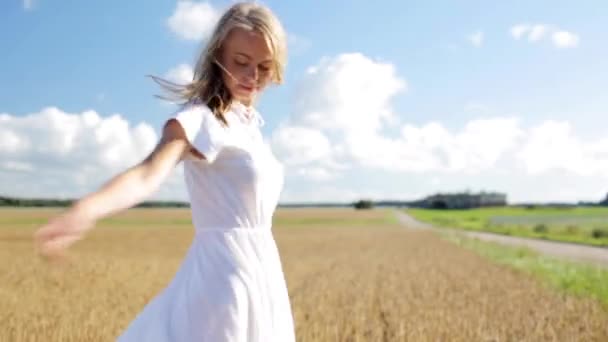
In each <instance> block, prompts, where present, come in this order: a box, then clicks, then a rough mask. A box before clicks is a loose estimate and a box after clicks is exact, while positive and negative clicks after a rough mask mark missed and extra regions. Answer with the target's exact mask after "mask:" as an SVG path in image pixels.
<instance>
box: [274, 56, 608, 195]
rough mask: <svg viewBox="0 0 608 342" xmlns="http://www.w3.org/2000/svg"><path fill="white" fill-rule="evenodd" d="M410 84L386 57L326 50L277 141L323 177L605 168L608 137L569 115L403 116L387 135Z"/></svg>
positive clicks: (315, 178) (293, 163) (295, 166)
mask: <svg viewBox="0 0 608 342" xmlns="http://www.w3.org/2000/svg"><path fill="white" fill-rule="evenodd" d="M406 84H407V82H406V81H405V80H403V79H401V78H400V77H398V76H397V74H396V72H395V69H394V67H393V66H392V65H391V64H389V63H386V62H382V61H374V60H372V59H370V58H367V57H366V56H364V55H361V54H343V55H338V56H335V57H328V58H323V59H322V60H321V61H320V62H319V63H318V64H317V65H315V66H312V67H310V68H309V70H308V72H307V74H306V75H305V77H304V78H303V79H302V80H301V82H300V83H299V84H298V85H297V92H296V94H295V96H294V98H295V99H296V101H295V102H294V107H293V112H292V113H291V116H290V117H289V118H288V119H286V120H285V121H284V122H282V123H281V124H279V125H278V126H277V128H276V130H275V131H274V132H273V139H272V143H273V150H274V151H275V153H276V154H277V156H278V157H279V159H281V160H282V161H283V162H284V163H285V164H286V165H287V166H288V167H289V171H288V175H291V177H294V181H300V182H302V181H303V182H310V181H312V182H322V181H325V180H332V181H334V180H336V179H339V178H341V177H342V176H347V175H349V174H351V173H353V172H361V170H368V171H369V170H373V171H374V172H378V173H387V174H393V175H397V174H398V175H401V177H405V178H406V179H408V178H410V177H411V176H413V175H420V176H421V177H423V176H428V177H436V178H437V179H441V183H439V182H435V181H433V182H430V183H429V182H426V184H429V186H437V185H439V184H441V185H442V187H443V186H444V185H445V186H448V185H453V184H454V183H453V182H449V181H447V180H445V181H444V179H446V178H445V177H447V175H451V176H453V177H455V178H456V179H457V178H458V177H471V178H473V177H484V175H487V174H493V175H500V177H514V179H526V177H529V176H534V175H538V174H539V173H552V172H569V174H571V175H572V177H586V176H602V175H608V140H606V141H595V142H584V141H583V139H582V138H580V137H576V136H575V135H574V134H573V133H572V132H571V131H570V130H569V129H570V128H569V127H570V126H569V124H568V123H558V124H555V123H551V122H545V123H540V124H539V125H536V126H528V127H526V126H524V125H523V124H522V122H521V120H520V119H519V118H518V117H513V116H505V117H497V116H495V117H488V116H487V113H485V112H482V113H478V114H477V115H480V116H481V117H479V118H477V119H474V120H470V121H469V122H467V123H465V124H464V125H463V126H462V127H461V128H454V127H452V128H448V127H446V126H445V125H443V124H442V123H440V122H427V123H423V124H413V123H403V124H397V125H398V128H399V130H398V132H399V134H397V135H391V134H389V133H388V131H389V129H390V131H391V132H394V131H395V129H394V128H395V125H396V124H395V122H397V121H399V120H388V118H393V119H394V118H398V115H397V114H396V113H394V111H393V110H392V109H391V102H392V99H393V98H394V97H395V96H396V95H397V94H400V93H402V92H404V91H405V90H406V88H407V86H406ZM560 125H561V126H560ZM564 125H565V127H568V129H565V128H563V127H564ZM560 127H561V128H560ZM550 151H556V152H550ZM572 164H575V165H572ZM403 175H405V176H403ZM298 178H299V180H298ZM431 179H433V178H431ZM495 184H497V186H499V185H500V181H499V182H498V183H495ZM524 191H525V190H524ZM303 196H304V195H303ZM307 196H308V195H307Z"/></svg>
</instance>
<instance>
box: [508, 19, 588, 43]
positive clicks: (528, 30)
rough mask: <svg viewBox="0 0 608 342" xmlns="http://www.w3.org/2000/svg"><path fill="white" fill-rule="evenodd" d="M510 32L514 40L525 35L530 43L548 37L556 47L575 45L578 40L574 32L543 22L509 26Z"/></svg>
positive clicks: (520, 38)
mask: <svg viewBox="0 0 608 342" xmlns="http://www.w3.org/2000/svg"><path fill="white" fill-rule="evenodd" d="M510 33H511V36H512V37H513V39H515V40H522V39H524V38H526V37H527V39H528V41H529V42H531V43H534V42H539V41H542V40H544V39H550V41H551V42H552V43H553V45H554V46H555V47H557V48H573V47H576V46H578V43H579V40H580V38H579V36H578V35H577V34H575V33H572V32H568V31H565V30H562V29H560V28H558V27H555V26H552V25H545V24H517V25H514V26H512V27H511V29H510Z"/></svg>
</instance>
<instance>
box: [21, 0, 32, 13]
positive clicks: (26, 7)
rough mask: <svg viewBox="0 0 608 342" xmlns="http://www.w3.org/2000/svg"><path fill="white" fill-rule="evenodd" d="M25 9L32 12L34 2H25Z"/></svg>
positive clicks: (28, 0) (29, 0)
mask: <svg viewBox="0 0 608 342" xmlns="http://www.w3.org/2000/svg"><path fill="white" fill-rule="evenodd" d="M23 9H24V10H26V11H30V10H33V9H34V0H23Z"/></svg>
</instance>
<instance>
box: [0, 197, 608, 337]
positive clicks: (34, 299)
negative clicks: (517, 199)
mask: <svg viewBox="0 0 608 342" xmlns="http://www.w3.org/2000/svg"><path fill="white" fill-rule="evenodd" d="M56 212H57V209H0V341H112V340H114V338H115V337H116V336H117V335H118V334H119V333H120V332H121V331H122V329H124V328H125V327H126V326H127V324H128V323H129V322H130V320H132V319H133V318H134V316H135V315H136V314H137V313H138V312H139V310H141V309H142V308H143V306H144V305H145V304H146V303H147V301H149V300H150V299H151V298H152V297H153V296H155V295H156V294H157V293H158V292H159V291H160V290H161V289H162V288H163V287H164V286H165V285H166V284H167V283H168V282H169V280H170V279H171V277H172V276H173V274H174V273H175V271H176V270H177V268H178V267H179V264H180V262H181V260H182V257H183V256H184V254H185V252H186V250H187V248H188V246H189V244H190V241H191V239H192V237H193V231H192V227H191V225H190V218H189V211H188V210H187V209H132V210H129V211H127V212H124V213H121V214H119V215H116V216H114V217H112V218H110V219H107V220H104V221H102V222H100V223H99V224H98V226H97V227H96V229H94V230H93V231H92V232H91V233H90V234H89V235H88V236H87V237H86V238H85V239H84V240H82V241H80V242H78V243H77V244H76V245H75V246H74V247H73V248H72V250H71V251H70V257H69V259H68V262H67V263H64V264H48V263H46V262H44V261H43V260H40V259H39V258H37V257H36V255H35V254H34V252H33V248H32V247H33V246H32V241H31V235H32V233H33V232H34V230H35V229H36V228H37V227H38V226H39V225H40V224H42V223H44V222H45V220H46V219H48V218H49V217H50V216H51V215H53V214H54V213H56ZM274 222H275V224H274V232H275V237H276V240H277V243H278V246H279V251H280V253H281V257H282V262H283V267H284V269H285V276H286V278H287V284H288V288H289V294H290V298H291V301H292V308H293V313H294V318H295V324H296V336H297V340H298V341H608V311H607V310H606V309H605V308H603V307H602V306H600V304H598V303H597V302H595V301H593V300H590V299H586V298H578V297H574V296H571V295H565V294H562V293H558V292H557V291H555V290H552V289H550V288H548V287H547V286H545V285H544V284H543V283H542V282H540V281H539V280H538V279H536V278H534V277H533V276H530V275H527V274H524V273H521V272H518V271H515V270H512V269H510V268H508V267H506V266H499V265H496V264H493V263H492V262H490V261H487V260H485V259H483V258H481V257H479V256H477V255H476V254H474V253H473V252H471V251H468V250H465V249H462V248H460V247H458V246H456V245H454V244H452V243H450V242H448V241H445V240H442V239H441V238H439V237H437V236H435V235H433V233H430V232H423V231H413V230H408V229H406V228H404V227H402V226H399V225H398V224H397V223H396V221H394V220H392V219H390V213H389V212H388V211H386V210H383V209H374V210H365V211H356V210H353V209H348V208H341V209H283V208H281V209H279V210H277V213H276V215H275V221H274Z"/></svg>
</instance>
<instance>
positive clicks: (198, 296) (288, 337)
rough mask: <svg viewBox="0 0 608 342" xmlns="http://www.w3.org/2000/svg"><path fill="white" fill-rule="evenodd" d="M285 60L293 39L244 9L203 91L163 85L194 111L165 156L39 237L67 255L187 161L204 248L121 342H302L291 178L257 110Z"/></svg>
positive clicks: (168, 141) (50, 250) (207, 64)
mask: <svg viewBox="0 0 608 342" xmlns="http://www.w3.org/2000/svg"><path fill="white" fill-rule="evenodd" d="M285 59H286V39H285V33H284V31H283V28H282V27H281V24H280V22H279V21H278V20H277V19H276V17H275V16H274V15H273V14H272V13H271V11H270V10H269V9H267V8H266V7H263V6H260V5H258V4H252V3H238V4H235V5H233V6H232V7H231V8H230V9H229V10H228V11H227V12H226V13H224V15H223V16H222V18H221V19H220V21H219V22H218V24H217V26H216V28H215V31H214V33H213V36H212V37H211V38H210V40H209V42H208V44H207V47H206V49H205V50H204V51H203V53H202V54H201V56H200V58H199V60H198V62H197V64H196V68H195V75H194V80H193V82H192V83H190V84H188V85H186V86H184V87H179V86H178V85H175V84H171V83H169V82H166V81H162V80H161V81H160V83H161V85H163V86H165V87H167V88H168V89H169V90H170V91H172V92H173V93H174V94H175V95H177V96H178V97H179V98H181V99H182V100H183V103H182V105H181V106H180V109H179V110H178V111H176V112H175V113H173V114H172V115H171V116H170V117H169V118H168V120H167V121H166V122H165V124H164V125H163V130H162V138H161V139H160V142H159V144H158V146H157V147H156V148H155V150H154V151H153V152H152V153H151V154H150V155H149V156H148V157H147V158H146V159H145V160H144V161H142V162H141V163H140V164H138V165H137V166H134V167H132V168H130V169H128V170H126V171H124V172H123V173H121V174H119V175H118V176H116V177H114V178H113V179H111V180H110V181H109V182H108V183H107V184H105V185H104V186H103V187H102V188H101V189H100V190H98V191H97V192H94V193H92V194H89V195H88V196H86V197H83V198H82V199H80V200H79V201H77V202H76V203H75V204H74V205H73V206H72V207H71V208H70V209H69V210H67V211H66V212H64V213H63V214H61V215H60V216H58V217H56V218H54V219H53V220H51V221H50V222H49V223H48V224H47V225H45V226H44V227H42V228H41V229H40V230H39V231H38V232H37V233H36V236H35V238H36V241H37V242H38V248H39V250H40V252H41V253H42V254H43V255H45V256H56V255H58V254H61V252H62V251H64V250H65V249H66V248H67V247H68V246H70V245H71V244H72V243H74V242H75V241H77V240H79V239H81V238H82V237H83V235H84V234H85V233H86V231H87V230H89V229H90V228H91V227H93V226H94V223H95V221H96V220H98V219H100V218H102V217H105V216H107V215H110V214H113V213H116V212H118V211H120V210H123V209H126V208H129V207H132V206H134V205H135V204H137V203H140V202H141V201H143V200H144V199H145V198H147V196H149V195H150V194H152V193H153V192H154V191H155V190H156V189H157V187H158V186H159V185H160V184H161V183H162V182H163V181H164V180H165V179H166V177H167V176H168V175H169V174H170V173H171V170H172V169H173V168H174V166H175V165H176V164H177V163H178V162H180V161H183V163H184V173H185V182H186V185H187V189H188V194H189V197H190V202H191V210H192V221H193V224H194V228H195V232H196V234H195V238H194V239H193V242H192V244H191V246H190V248H189V250H188V252H187V254H186V257H185V259H184V261H183V263H182V264H181V266H180V268H179V270H178V272H177V273H176V275H175V277H174V278H173V280H172V281H171V282H170V284H169V285H168V286H167V287H166V288H165V289H164V290H163V291H162V292H161V293H159V294H158V295H157V296H156V297H155V298H154V299H153V300H152V301H150V302H149V303H148V304H147V305H146V306H145V307H144V309H143V310H142V311H141V312H140V313H139V314H138V315H137V316H136V317H135V319H134V320H133V321H132V322H131V323H130V325H129V326H128V327H127V329H126V330H125V331H123V332H122V334H121V336H119V338H118V340H119V341H122V342H127V341H146V342H153V341H163V342H164V341H167V342H169V341H172V342H176V341H209V342H224V341H234V342H236V341H239V342H241V341H243V342H245V341H248V342H252V341H259V342H262V341H263V342H271V341H280V342H290V341H295V336H294V335H295V333H294V324H293V317H292V312H291V308H290V302H289V297H288V293H287V287H286V283H285V278H284V274H283V270H282V264H281V261H280V257H279V253H278V250H277V246H276V243H275V240H274V237H273V234H272V230H271V223H272V217H273V214H274V211H275V208H276V206H277V204H278V199H279V195H280V193H281V190H282V187H283V166H282V165H281V163H279V162H278V161H277V160H276V159H275V157H274V155H273V154H272V151H271V150H270V148H269V147H268V146H267V145H266V144H265V143H264V141H263V138H262V135H261V132H260V129H259V127H260V126H261V125H262V124H263V119H262V117H261V116H260V114H259V113H258V112H257V111H256V110H255V109H254V107H253V104H254V100H255V99H256V98H257V97H258V96H259V94H260V93H261V92H262V91H263V89H264V88H265V87H266V86H267V85H268V84H269V83H271V82H274V83H277V84H278V83H281V82H282V79H283V70H284V66H285Z"/></svg>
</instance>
